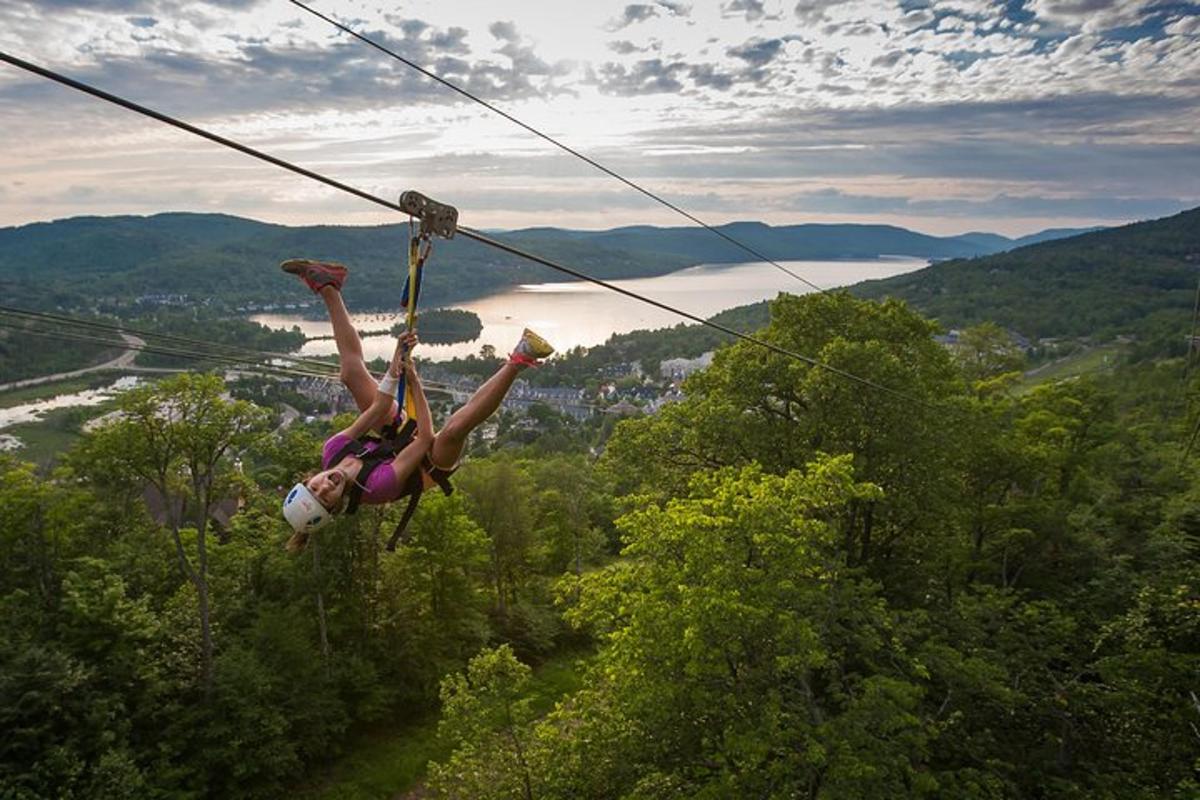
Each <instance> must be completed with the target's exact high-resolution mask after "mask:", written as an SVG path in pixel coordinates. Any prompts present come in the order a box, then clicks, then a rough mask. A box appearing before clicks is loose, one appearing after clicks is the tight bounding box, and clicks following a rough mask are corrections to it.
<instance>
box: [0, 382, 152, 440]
mask: <svg viewBox="0 0 1200 800" xmlns="http://www.w3.org/2000/svg"><path fill="white" fill-rule="evenodd" d="M138 381H139V378H136V377H132V376H127V377H124V378H119V379H117V380H116V381H115V382H114V383H113V384H112V385H110V386H103V387H101V388H99V389H84V390H83V391H81V392H72V393H71V394H60V395H56V396H54V397H50V398H47V399H45V400H38V401H37V402H34V403H25V404H23V405H19V406H12V407H11V408H0V430H3V429H5V428H11V427H12V426H13V425H21V424H24V423H26V422H37V421H38V420H39V419H40V418H41V415H42V414H45V413H46V412H47V411H53V410H54V409H56V408H70V407H72V406H98V405H100V404H101V403H103V402H104V401H105V400H108V399H110V398H112V397H113V395H115V394H117V393H118V392H121V391H124V390H126V389H132V388H133V387H134V386H137V385H138ZM14 438H15V437H13V436H11V435H9V436H7V437H5V441H9V440H12V439H14ZM0 446H2V445H0ZM10 447H11V445H10Z"/></svg>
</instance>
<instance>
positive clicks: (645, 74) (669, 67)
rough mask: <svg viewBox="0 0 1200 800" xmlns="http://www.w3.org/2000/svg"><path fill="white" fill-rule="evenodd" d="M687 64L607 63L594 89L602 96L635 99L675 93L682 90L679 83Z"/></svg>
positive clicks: (655, 60)
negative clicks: (632, 97) (627, 64)
mask: <svg viewBox="0 0 1200 800" xmlns="http://www.w3.org/2000/svg"><path fill="white" fill-rule="evenodd" d="M687 69H688V66H687V64H684V63H683V62H679V61H676V62H665V61H663V60H662V59H661V58H647V59H643V60H641V61H638V62H636V63H635V64H633V65H632V66H631V67H626V66H625V65H624V64H617V63H614V62H609V63H607V64H604V65H602V66H601V67H600V69H599V70H598V75H597V81H596V83H597V86H598V87H599V89H600V91H601V92H603V93H605V94H617V95H639V94H660V93H662V92H678V91H680V90H682V89H683V84H682V83H681V82H680V80H679V76H680V74H682V73H686V71H687Z"/></svg>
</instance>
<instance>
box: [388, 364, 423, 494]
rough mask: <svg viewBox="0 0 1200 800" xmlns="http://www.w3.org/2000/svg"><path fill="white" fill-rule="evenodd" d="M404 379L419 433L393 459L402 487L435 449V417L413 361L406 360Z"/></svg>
mask: <svg viewBox="0 0 1200 800" xmlns="http://www.w3.org/2000/svg"><path fill="white" fill-rule="evenodd" d="M404 379H405V381H406V382H407V384H406V385H407V387H408V392H409V395H410V396H411V397H412V400H413V412H414V419H415V421H416V423H417V433H416V436H414V437H413V440H412V441H411V442H409V443H408V445H407V446H406V447H405V448H404V449H403V450H401V451H400V452H399V453H398V454H396V457H395V458H394V459H392V471H393V472H395V473H396V479H397V480H398V481H400V484H401V485H404V482H405V481H407V480H408V476H409V475H411V474H412V473H413V471H414V470H416V469H418V468H419V467H420V465H421V460H422V459H423V458H424V457H425V454H426V453H428V452H429V448H431V447H433V417H432V416H431V415H430V413H429V402H428V401H427V400H426V399H425V390H424V389H423V388H422V387H421V378H420V376H418V375H417V368H416V365H414V364H413V362H412V359H408V358H406V359H405V360H404Z"/></svg>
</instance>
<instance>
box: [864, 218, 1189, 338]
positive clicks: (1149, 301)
mask: <svg viewBox="0 0 1200 800" xmlns="http://www.w3.org/2000/svg"><path fill="white" fill-rule="evenodd" d="M1198 279H1200V208H1195V209H1192V210H1191V211H1184V212H1183V213H1180V214H1176V215H1175V216H1172V217H1166V218H1163V219H1157V220H1151V221H1149V222H1138V223H1134V224H1132V225H1125V226H1123V227H1119V228H1106V229H1103V230H1099V231H1095V232H1092V233H1086V234H1083V235H1079V236H1074V237H1072V238H1068V239H1057V240H1055V241H1049V242H1041V243H1037V244H1032V245H1028V246H1025V247H1021V248H1018V249H1015V250H1010V251H1007V252H1004V253H998V254H994V255H989V256H984V257H978V258H972V259H959V260H952V261H943V262H940V263H937V264H933V265H931V266H929V267H926V268H924V269H921V270H918V271H916V272H910V273H907V274H905V275H900V276H897V277H894V278H888V279H886V280H880V281H868V282H866V283H861V284H858V285H856V286H854V287H851V291H853V292H854V293H856V294H858V295H860V296H863V297H868V298H882V297H898V298H901V299H903V300H906V301H907V302H909V303H910V304H912V305H913V306H915V307H916V308H918V309H919V310H920V311H922V312H923V313H925V314H927V315H928V316H931V317H935V318H937V319H938V320H940V321H941V322H942V323H943V324H945V325H947V326H950V327H953V326H962V325H971V324H975V323H978V322H983V321H985V320H990V321H994V322H997V323H1000V324H1001V325H1004V326H1006V327H1008V328H1011V329H1013V330H1015V331H1018V332H1020V333H1022V334H1024V335H1026V336H1029V337H1033V338H1037V337H1056V336H1097V337H1099V338H1106V337H1108V336H1111V335H1113V334H1117V333H1134V332H1136V333H1138V334H1139V335H1141V336H1163V337H1173V338H1174V340H1175V341H1177V342H1180V343H1182V342H1183V340H1184V339H1185V338H1186V335H1187V331H1188V329H1189V326H1188V320H1189V319H1190V317H1191V314H1192V309H1193V305H1194V302H1195V296H1196V287H1197V280H1198Z"/></svg>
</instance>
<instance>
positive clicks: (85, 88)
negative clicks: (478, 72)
mask: <svg viewBox="0 0 1200 800" xmlns="http://www.w3.org/2000/svg"><path fill="white" fill-rule="evenodd" d="M0 61H4V62H7V63H9V64H11V65H13V66H15V67H18V68H20V69H23V70H25V71H27V72H32V73H33V74H35V75H39V76H41V77H43V78H47V79H49V80H52V81H54V82H55V83H59V84H62V85H63V86H68V87H70V88H72V89H76V90H78V91H81V92H83V93H85V94H89V95H92V96H93V97H97V98H99V99H101V100H105V101H107V102H110V103H113V104H115V105H119V106H121V107H123V108H126V109H129V110H130V111H134V112H136V113H138V114H142V115H143V116H147V117H150V118H151V119H155V120H158V121H159V122H163V123H165V124H167V125H171V126H172V127H175V128H179V129H180V130H184V131H187V132H188V133H192V134H194V135H196V136H200V137H201V138H204V139H208V140H209V141H212V142H216V143H217V144H220V145H223V146H225V147H229V148H232V149H234V150H237V151H238V152H241V153H244V154H246V155H248V156H252V157H254V158H258V159H260V160H262V161H266V162H267V163H270V164H274V165H275V166H277V167H280V168H282V169H286V170H288V171H290V172H294V173H296V174H298V175H303V176H305V177H307V178H310V179H312V180H315V181H318V182H320V183H323V184H325V185H327V186H332V187H333V188H335V189H339V190H341V191H344V192H348V193H349V194H352V195H354V196H356V197H360V198H362V199H364V200H367V201H369V202H372V203H375V204H376V205H379V206H383V207H384V208H389V209H391V210H393V211H398V212H400V213H407V212H405V211H404V209H403V208H401V207H400V206H399V205H398V204H397V203H392V202H390V201H388V200H384V199H383V198H382V197H376V196H375V195H373V194H370V193H369V192H365V191H363V190H361V189H356V188H354V187H353V186H349V185H348V184H345V183H342V182H341V181H337V180H334V179H333V178H328V177H326V176H324V175H321V174H320V173H317V172H313V171H312V170H309V169H305V168H304V167H300V166H297V165H295V164H292V163H290V162H288V161H284V160H283V159H281V158H277V157H275V156H272V155H269V154H267V153H264V152H262V151H260V150H256V149H254V148H253V147H249V146H247V145H244V144H241V143H239V142H235V141H233V140H232V139H227V138H225V137H223V136H218V135H217V134H215V133H210V132H209V131H206V130H204V129H203V128H198V127H196V126H195V125H191V124H189V123H187V122H183V121H182V120H179V119H176V118H174V117H171V116H168V115H166V114H163V113H161V112H159V111H155V110H153V109H150V108H147V107H146V106H143V105H140V104H138V103H135V102H133V101H131V100H126V99H125V98H123V97H118V96H117V95H114V94H111V93H109V92H106V91H104V90H102V89H97V88H96V87H94V86H90V85H88V84H86V83H82V82H80V81H77V80H75V79H73V78H68V77H67V76H65V75H62V74H60V73H57V72H54V71H53V70H49V69H46V68H45V67H40V66H38V65H36V64H32V63H30V62H28V61H25V60H24V59H21V58H17V57H16V56H12V55H9V54H8V53H5V52H2V51H0ZM458 232H459V233H460V234H462V235H463V236H465V237H467V238H468V239H473V240H475V241H477V242H479V243H480V244H485V245H488V246H489V247H495V248H497V249H500V250H503V251H505V252H508V253H510V254H512V255H515V256H519V257H521V258H524V259H527V260H529V261H533V262H535V263H537V264H541V265H543V266H546V267H549V268H550V269H553V270H556V271H558V272H562V273H564V274H567V275H571V276H573V277H575V278H578V279H580V280H584V281H588V282H589V283H594V284H596V285H597V286H600V287H603V288H605V289H608V290H610V291H614V292H617V293H619V294H623V295H625V296H626V297H630V298H633V299H634V300H639V301H641V302H643V303H647V304H648V305H652V306H655V307H656V308H660V309H663V310H665V311H668V312H670V313H672V314H676V315H678V316H681V317H684V318H685V319H689V320H692V321H693V322H698V323H700V324H701V325H706V326H708V327H710V328H713V329H714V330H718V331H721V332H722V333H725V334H728V335H730V336H733V337H735V338H737V339H741V340H742V341H745V342H750V343H752V344H755V345H757V346H759V347H764V348H766V349H768V350H771V351H772V352H775V353H778V354H779V355H783V356H786V357H788V358H793V359H796V360H797V361H801V362H804V363H805V364H808V365H810V366H812V367H816V368H818V369H823V370H825V371H827V372H829V373H831V374H834V375H838V376H841V377H843V378H845V379H847V380H850V381H854V382H855V383H858V384H860V385H862V386H868V387H870V388H872V389H876V390H878V391H881V392H885V393H887V394H891V395H893V396H895V397H898V398H900V399H902V400H905V401H907V402H911V403H916V404H918V405H922V406H925V407H927V408H931V407H932V405H931V404H930V403H928V402H926V401H924V400H922V399H921V398H919V397H915V396H913V395H910V394H909V393H907V392H903V391H900V390H899V389H893V388H891V387H888V386H884V385H882V384H879V383H876V382H875V381H872V380H870V379H869V378H863V377H860V376H858V375H855V374H854V373H851V372H847V371H846V370H843V369H840V368H838V367H835V366H832V365H830V364H826V363H824V362H822V361H818V360H817V359H815V358H812V357H811V356H806V355H803V354H801V353H797V352H794V351H792V350H788V349H787V348H784V347H780V346H779V345H776V344H772V343H771V342H768V341H766V340H764V339H759V338H758V337H756V336H751V335H749V334H746V333H741V332H740V331H736V330H733V329H732V328H728V327H726V326H724V325H721V324H720V323H716V322H713V321H712V320H706V319H704V318H703V317H699V316H697V315H695V314H692V313H690V312H687V311H681V310H680V309H677V308H674V307H673V306H669V305H667V304H666V303H660V302H659V301H657V300H652V299H651V298H649V297H646V296H644V295H640V294H638V293H637V292H632V291H630V290H628V289H622V288H620V287H618V286H614V285H613V284H611V283H608V282H607V281H603V280H600V279H599V278H594V277H592V276H590V275H586V274H584V273H582V272H579V271H578V270H575V269H572V268H570V267H567V266H564V265H562V264H558V263H556V262H554V261H551V260H550V259H547V258H543V257H541V256H538V255H534V254H532V253H527V252H525V251H524V250H521V249H519V248H516V247H513V246H511V245H507V244H504V243H502V242H499V241H496V240H495V239H492V238H490V237H488V236H485V235H484V234H482V233H479V232H478V231H475V230H472V229H471V228H466V227H462V226H460V227H459V228H458Z"/></svg>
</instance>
